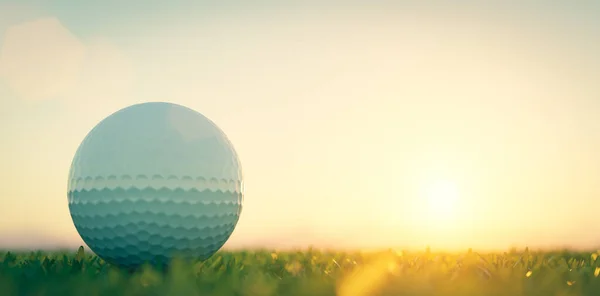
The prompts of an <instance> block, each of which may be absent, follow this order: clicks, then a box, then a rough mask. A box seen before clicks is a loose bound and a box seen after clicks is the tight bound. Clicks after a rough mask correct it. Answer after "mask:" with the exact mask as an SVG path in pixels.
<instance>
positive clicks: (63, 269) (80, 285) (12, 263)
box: [0, 248, 600, 296]
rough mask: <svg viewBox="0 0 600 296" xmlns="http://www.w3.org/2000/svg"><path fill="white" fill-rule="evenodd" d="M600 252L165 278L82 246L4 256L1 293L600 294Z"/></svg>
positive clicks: (290, 261)
mask: <svg viewBox="0 0 600 296" xmlns="http://www.w3.org/2000/svg"><path fill="white" fill-rule="evenodd" d="M598 257H599V256H598V253H596V252H569V251H555V252H530V251H528V250H524V251H521V252H517V251H511V252H508V253H485V254H484V253H481V254H480V253H476V252H472V251H468V252H464V253H461V254H444V253H431V252H427V251H426V252H401V251H394V250H389V251H385V252H372V253H360V252H335V251H331V252H329V251H317V250H312V249H309V250H305V251H298V252H293V251H290V252H272V251H266V250H265V251H235V252H227V251H223V252H219V253H217V254H215V255H214V256H213V257H211V258H210V259H209V260H207V261H205V262H192V263H186V262H180V261H177V260H176V261H174V262H173V263H172V265H171V267H170V268H169V270H167V271H166V272H160V271H158V270H156V269H153V268H152V267H150V266H144V267H142V268H140V269H139V270H137V271H135V272H127V271H124V270H120V269H118V268H116V267H114V266H111V265H109V264H107V263H105V262H104V261H103V260H101V259H99V258H98V257H96V256H94V255H90V254H85V253H84V252H83V248H80V250H79V251H78V252H72V253H68V252H67V253H53V252H48V253H44V252H34V253H11V252H0V295H3V296H10V295H89V296H93V295H110V296H118V295H177V296H179V295H216V296H220V295H223V296H225V295H227V296H229V295H291V296H293V295H311V296H312V295H314V296H318V295H340V296H372V295H411V296H415V295H432V296H433V295H435V296H444V295H451V296H457V295H460V296H468V295H478V296H494V295H503V296H519V295H532V296H534V295H540V296H542V295H543V296H551V295H590V296H598V295H600V277H599V276H600V259H599V258H598Z"/></svg>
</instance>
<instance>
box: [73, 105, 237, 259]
mask: <svg viewBox="0 0 600 296" xmlns="http://www.w3.org/2000/svg"><path fill="white" fill-rule="evenodd" d="M67 196H68V204H69V211H70V213H71V218H72V219H73V223H74V225H75V228H76V229H77V231H78V233H79V235H80V236H81V238H82V239H83V241H84V242H85V243H86V244H87V245H88V247H89V248H90V249H91V250H92V251H94V253H96V254H97V255H98V256H100V257H101V258H103V259H104V260H106V261H107V262H110V263H113V264H116V265H119V266H122V267H128V268H135V267H138V266H140V265H141V264H144V263H146V262H148V263H150V264H154V265H162V266H166V265H167V264H168V263H169V261H171V260H172V259H173V258H174V256H179V257H180V258H183V259H185V260H188V259H191V260H195V259H199V260H205V259H207V258H208V257H210V256H211V255H213V254H214V253H215V252H217V251H218V250H219V249H220V248H221V247H222V246H223V245H224V244H225V242H226V241H227V240H228V239H229V237H230V236H231V234H232V232H233V230H234V228H235V226H236V224H237V222H238V219H239V217H240V213H241V210H242V204H243V200H244V187H243V178H242V170H241V165H240V161H239V159H238V156H237V153H236V151H235V149H234V148H233V145H232V144H231V142H230V141H229V140H228V138H227V137H226V136H225V134H224V133H223V132H222V131H221V130H220V129H219V128H218V127H217V126H216V125H215V124H214V123H213V122H212V121H210V120H209V119H207V118H206V117H204V116H203V115H202V114H200V113H198V112H196V111H194V110H191V109H189V108H187V107H183V106H180V105H176V104H171V103H164V102H151V103H142V104H137V105H133V106H129V107H127V108H124V109H121V110H119V111H117V112H115V113H113V114H112V115H110V116H108V117H107V118H105V119H104V120H102V121H101V122H100V123H98V125H96V126H95V127H94V128H93V129H92V130H91V131H90V132H89V134H88V135H87V136H86V137H85V138H84V140H83V142H82V143H81V144H80V146H79V148H78V149H77V152H76V153H75V156H74V158H73V162H72V164H71V168H70V172H69V180H68V190H67Z"/></svg>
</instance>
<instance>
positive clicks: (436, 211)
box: [424, 180, 459, 220]
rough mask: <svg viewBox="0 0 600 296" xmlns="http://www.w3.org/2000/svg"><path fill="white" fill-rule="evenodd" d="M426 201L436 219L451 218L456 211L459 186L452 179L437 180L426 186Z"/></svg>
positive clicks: (428, 209)
mask: <svg viewBox="0 0 600 296" xmlns="http://www.w3.org/2000/svg"><path fill="white" fill-rule="evenodd" d="M424 197H425V202H426V204H427V211H428V212H429V213H428V214H429V216H433V218H435V220H444V219H447V218H451V217H452V216H453V215H454V214H455V213H456V206H457V203H458V199H459V193H458V187H457V186H456V183H454V182H452V181H450V180H436V181H434V182H431V183H430V184H428V185H427V187H426V188H425V196H424Z"/></svg>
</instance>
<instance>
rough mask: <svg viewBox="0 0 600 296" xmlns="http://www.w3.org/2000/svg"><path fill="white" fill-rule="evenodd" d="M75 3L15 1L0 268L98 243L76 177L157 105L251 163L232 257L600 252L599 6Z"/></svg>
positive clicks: (2, 85) (0, 58)
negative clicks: (139, 108)
mask: <svg viewBox="0 0 600 296" xmlns="http://www.w3.org/2000/svg"><path fill="white" fill-rule="evenodd" d="M67 2H68V1H56V2H52V3H50V2H49V1H39V3H35V2H33V1H31V3H29V4H10V3H4V2H2V1H0V20H1V21H0V40H1V41H0V48H1V52H0V139H2V142H1V143H2V144H1V145H0V179H1V180H2V182H1V183H0V248H4V247H14V246H26V247H46V246H54V245H68V246H76V245H79V244H81V243H82V242H81V239H80V238H79V236H78V234H77V232H76V230H75V228H74V226H73V224H72V221H71V218H70V216H69V212H68V207H67V198H66V186H67V174H68V170H69V165H70V162H71V159H72V157H73V155H74V153H75V150H76V149H77V147H78V145H79V143H80V142H81V140H82V139H83V137H84V136H85V135H86V134H87V133H88V132H89V131H90V129H91V128H92V127H93V126H94V125H95V124H97V123H98V122H99V121H100V120H101V119H103V118H104V117H106V116H107V115H109V114H111V113H112V112H114V111H116V110H118V109H120V108H123V107H125V106H128V105H131V104H134V103H139V102H145V101H170V102H174V103H178V104H182V105H185V106H188V107H190V108H193V109H195V110H197V111H199V112H201V113H203V114H204V115H206V116H207V117H209V118H210V119H212V120H213V121H215V122H216V123H217V124H218V125H219V126H220V127H221V128H222V129H223V130H224V131H225V133H226V134H227V135H228V137H229V138H230V139H231V141H232V142H233V143H234V145H235V148H236V150H237V151H238V153H239V155H240V157H241V161H242V163H243V168H244V174H245V180H246V197H245V205H244V210H243V212H242V217H241V220H240V222H239V224H238V226H237V229H236V231H235V232H234V234H233V236H232V237H231V239H230V241H229V242H228V243H227V246H228V247H246V246H263V247H290V246H299V247H304V246H308V245H315V246H324V247H338V248H346V247H387V246H402V247H418V248H421V247H423V246H425V245H430V246H431V247H433V248H446V249H452V248H467V247H473V248H480V249H490V248H492V249H498V248H506V247H509V246H511V245H517V246H524V245H529V246H544V247H548V246H565V245H566V246H573V247H592V246H596V245H600V235H599V234H597V231H596V225H597V222H596V220H597V218H596V217H597V213H598V208H599V206H600V198H599V196H600V182H599V181H600V82H599V81H600V80H599V77H600V54H598V53H600V18H598V17H597V15H598V12H599V11H600V6H598V5H594V4H589V6H584V5H581V6H579V7H575V6H569V5H568V4H563V5H562V6H558V5H543V4H541V3H543V2H541V3H538V4H534V2H523V3H524V4H523V5H522V6H516V5H508V4H504V5H491V4H490V5H487V6H478V7H475V6H468V5H466V4H465V5H453V6H452V7H450V6H448V7H446V6H442V5H437V6H433V5H432V6H424V5H415V4H414V3H409V2H403V3H404V4H396V5H392V4H385V5H384V4H378V2H377V1H375V2H373V4H361V5H359V4H352V5H350V4H348V5H345V6H343V5H341V4H336V3H334V2H332V1H330V2H331V3H329V2H327V1H325V2H323V3H326V4H318V5H317V4H309V3H310V2H306V3H307V4H305V5H282V4H276V2H273V3H269V2H266V1H265V2H264V3H262V2H261V3H262V4H261V5H257V6H249V4H247V3H244V2H239V3H237V4H236V3H231V4H228V5H224V4H223V5H217V4H213V5H211V4H208V2H202V3H199V4H193V5H192V4H185V5H184V4H180V3H179V2H178V1H173V2H172V3H171V2H169V4H165V3H166V2H165V3H162V4H158V3H159V2H157V1H151V3H155V4H156V7H144V8H143V9H142V8H140V9H137V8H135V9H134V6H133V5H125V6H123V5H121V6H119V4H118V3H117V2H114V1H108V2H106V4H104V5H105V6H102V5H97V4H96V5H93V4H92V3H100V2H91V1H88V2H89V3H87V2H85V1H82V2H81V4H79V5H77V6H73V5H70V4H69V3H70V2H69V3H67ZM180 2H181V1H180ZM198 2H201V1H198ZM19 3H20V2H19ZM78 3H79V2H78ZM86 3H87V4H86ZM364 3H367V1H365V2H364ZM525 3H528V4H525ZM187 5H192V6H193V7H187ZM138 6H139V5H138ZM111 8H113V9H111ZM116 8H118V9H116ZM115 9H116V10H115ZM594 11H595V12H596V13H595V14H594Z"/></svg>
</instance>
